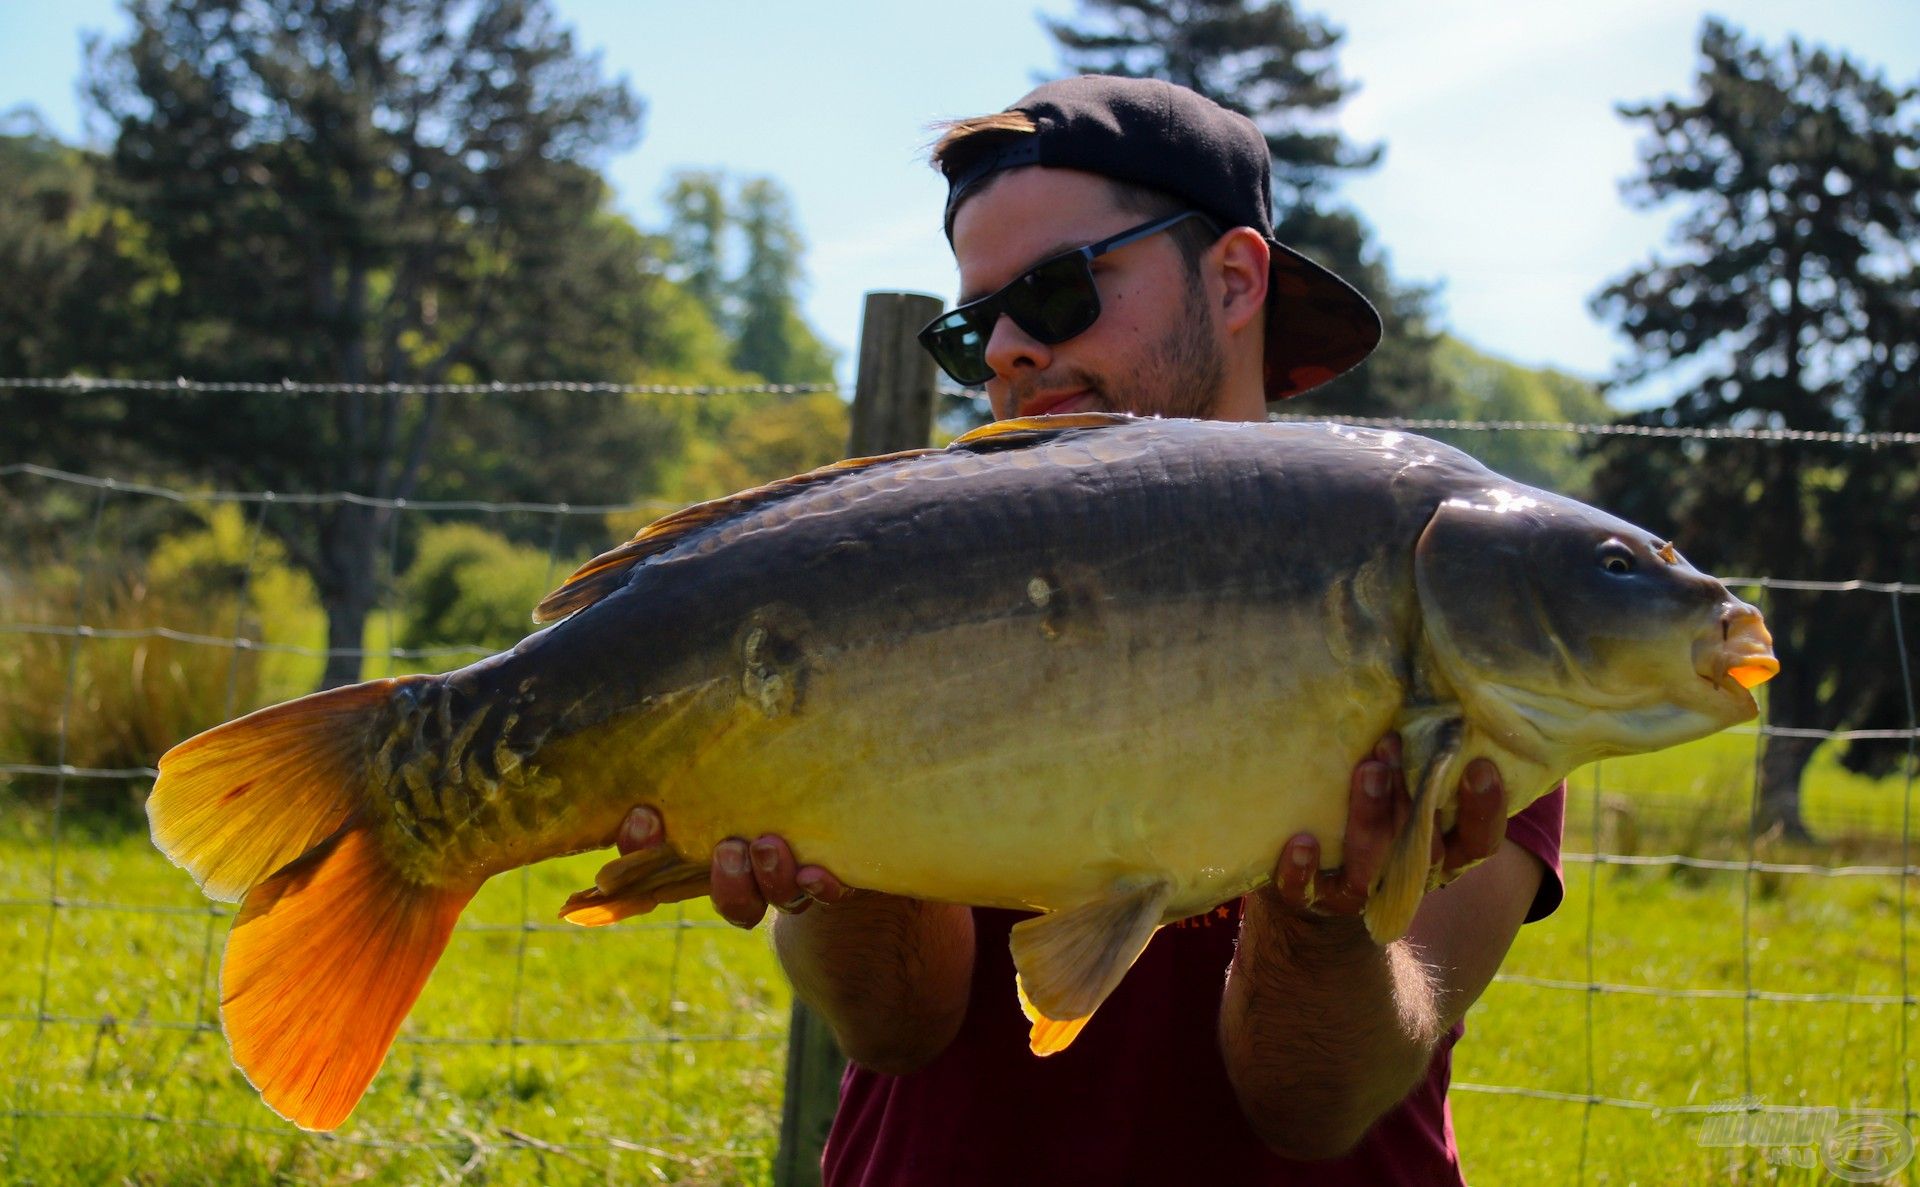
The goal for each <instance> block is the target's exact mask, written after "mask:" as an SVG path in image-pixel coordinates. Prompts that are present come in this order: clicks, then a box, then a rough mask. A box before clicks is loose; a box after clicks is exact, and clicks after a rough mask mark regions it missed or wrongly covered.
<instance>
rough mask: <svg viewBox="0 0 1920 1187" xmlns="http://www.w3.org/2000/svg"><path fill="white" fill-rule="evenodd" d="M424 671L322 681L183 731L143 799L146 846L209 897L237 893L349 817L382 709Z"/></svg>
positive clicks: (363, 785)
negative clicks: (332, 683)
mask: <svg viewBox="0 0 1920 1187" xmlns="http://www.w3.org/2000/svg"><path fill="white" fill-rule="evenodd" d="M425 679H432V677H425V676H407V677H402V678H401V679H398V680H376V681H373V682H372V683H370V684H356V685H353V686H351V687H349V688H333V689H328V690H327V691H325V692H316V693H314V694H313V695H312V696H305V697H301V698H300V699H299V700H297V701H288V702H287V703H286V704H284V705H274V706H273V707H272V708H268V709H262V710H260V711H259V712H257V713H249V714H247V715H246V716H245V717H242V718H240V719H239V720H238V721H229V722H227V723H226V724H225V725H222V726H216V727H215V728H213V729H210V730H208V731H207V732H205V733H203V734H198V735H196V736H194V737H191V738H188V739H187V740H186V741H184V742H182V743H180V744H179V745H178V746H175V747H174V748H173V749H172V750H169V751H167V752H166V754H165V755H163V756H161V759H160V778H159V779H158V780H157V781H155V783H154V785H153V794H152V795H151V796H149V797H147V820H148V823H149V824H150V825H151V827H152V830H153V843H154V845H155V846H156V847H157V848H158V849H159V850H160V851H161V852H162V853H164V854H166V855H167V856H168V857H169V858H171V859H172V860H173V861H174V862H176V863H178V864H179V865H181V866H184V867H185V868H186V870H187V872H188V873H190V874H192V875H193V877H194V880H195V881H197V882H199V883H200V889H202V890H204V891H205V892H206V893H207V895H208V897H210V898H216V899H219V900H220V901H222V902H228V903H233V902H238V901H240V896H241V895H243V894H245V893H246V892H247V890H248V888H250V887H252V886H255V885H257V884H259V883H260V882H261V881H262V880H264V879H265V878H266V877H267V876H268V875H269V874H271V873H273V872H274V871H275V870H277V869H279V868H280V867H281V866H284V865H286V864H287V863H288V862H290V861H292V860H293V859H294V858H296V857H299V856H300V855H301V854H302V853H305V852H306V851H307V850H309V849H311V848H313V847H314V846H315V845H317V844H319V843H320V841H321V840H322V839H323V838H325V837H327V836H329V835H330V834H332V833H333V832H334V831H335V830H337V829H338V828H339V827H340V826H341V825H342V824H345V823H346V821H347V818H348V817H349V816H351V815H353V812H354V810H355V809H356V808H357V807H359V805H360V803H361V801H362V799H364V798H365V796H366V794H367V756H368V755H369V754H371V753H372V752H373V748H374V744H375V743H376V742H378V741H381V740H382V739H379V738H377V737H376V736H375V735H376V734H377V733H378V728H377V727H378V726H379V724H380V721H381V711H382V710H383V709H384V708H385V706H386V705H387V704H388V703H389V702H390V701H391V700H392V697H393V693H394V690H395V689H396V688H397V687H398V686H400V685H401V684H404V683H409V682H412V681H416V680H425Z"/></svg>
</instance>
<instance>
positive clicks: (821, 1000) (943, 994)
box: [614, 807, 973, 1074]
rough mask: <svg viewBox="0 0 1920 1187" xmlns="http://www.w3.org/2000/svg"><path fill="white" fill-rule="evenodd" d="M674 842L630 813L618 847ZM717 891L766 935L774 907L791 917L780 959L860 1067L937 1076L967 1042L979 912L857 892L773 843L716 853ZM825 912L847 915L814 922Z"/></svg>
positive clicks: (784, 926)
mask: <svg viewBox="0 0 1920 1187" xmlns="http://www.w3.org/2000/svg"><path fill="white" fill-rule="evenodd" d="M664 841H665V837H664V835H663V830H662V828H661V823H660V814H659V813H658V812H655V811H654V810H653V809H651V808H646V807H641V808H635V809H634V810H633V811H631V812H629V813H627V818H626V819H625V820H624V821H622V822H621V825H620V832H619V834H618V835H617V836H616V837H615V838H614V844H615V845H617V846H618V847H619V849H620V852H621V853H622V854H626V853H632V852H634V851H635V850H639V849H649V848H652V847H654V846H656V845H660V844H662V843H663V842H664ZM708 883H709V885H708V893H709V895H710V896H711V897H712V899H713V907H714V910H716V911H718V912H719V913H720V915H721V917H722V918H724V919H725V920H726V921H727V922H728V923H731V924H734V925H735V926H738V927H755V926H758V925H759V923H760V922H761V920H763V919H765V918H766V916H767V908H768V907H769V906H771V907H773V908H774V910H776V911H778V912H780V913H781V914H782V915H783V916H785V918H782V919H781V920H780V922H779V923H778V924H777V925H776V926H774V927H773V928H772V932H773V950H774V954H775V956H777V957H778V958H779V961H780V967H781V968H782V969H784V970H785V971H786V974H787V979H788V980H789V981H791V982H792V983H793V991H794V993H795V994H796V995H797V996H798V997H799V998H800V999H801V1000H802V1001H804V1002H806V1003H807V1004H808V1005H809V1006H811V1007H813V1008H814V1009H815V1010H816V1011H818V1012H819V1014H820V1016H821V1017H822V1018H824V1019H826V1022H827V1025H828V1026H829V1027H831V1028H832V1030H833V1034H834V1037H835V1038H836V1039H837V1040H839V1043H840V1049H841V1050H842V1051H845V1052H846V1053H847V1057H848V1058H850V1059H852V1060H854V1061H856V1062H858V1063H863V1064H865V1065H867V1066H868V1067H871V1068H874V1069H875V1070H878V1071H884V1072H890V1073H894V1074H904V1073H906V1072H910V1071H913V1070H915V1069H917V1068H920V1067H924V1066H926V1064H927V1063H928V1062H929V1061H930V1060H932V1059H933V1058H934V1057H935V1056H937V1055H938V1054H940V1052H941V1051H943V1050H945V1049H946V1046H947V1044H948V1043H950V1042H952V1041H953V1036H954V1035H956V1034H958V1033H959V1031H960V1023H961V1020H962V1019H964V1018H965V1017H966V1012H967V986H968V984H969V983H970V980H971V978H972V975H973V915H972V913H971V912H969V911H968V910H967V908H965V907H956V906H954V905H952V904H950V903H923V902H918V901H916V900H914V899H908V898H900V897H899V896H897V895H891V894H881V893H879V892H877V891H867V890H855V889H853V888H852V887H850V886H847V885H846V884H845V883H843V882H841V881H840V879H838V878H836V877H834V876H833V875H832V874H831V873H829V872H828V871H827V870H824V869H822V868H821V867H819V866H803V865H801V864H799V863H798V862H797V861H795V860H794V857H793V850H792V849H791V848H789V847H788V845H787V842H786V841H785V839H783V838H781V837H778V836H775V835H773V834H771V833H769V834H767V835H765V836H761V837H758V838H756V839H754V840H753V841H751V842H749V841H747V840H746V839H745V838H743V837H728V838H727V839H726V840H724V841H722V842H720V843H719V844H718V845H715V846H714V847H713V862H712V866H711V868H710V871H709V874H708ZM815 903H824V904H828V905H831V906H833V907H834V908H835V909H834V910H830V911H815V912H813V913H812V914H810V915H809V914H807V911H808V908H810V907H812V906H813V905H814V904H815ZM802 915H805V916H806V917H805V918H800V916H802Z"/></svg>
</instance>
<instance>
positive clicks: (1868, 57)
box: [0, 0, 1920, 380]
mask: <svg viewBox="0 0 1920 1187" xmlns="http://www.w3.org/2000/svg"><path fill="white" fill-rule="evenodd" d="M555 5H556V8H557V10H558V12H559V14H560V16H561V18H562V20H563V21H564V22H565V23H567V24H568V25H570V26H571V27H572V29H573V31H574V34H575V37H576V44H577V45H579V46H580V47H581V48H583V49H586V50H589V51H592V52H595V53H597V54H598V55H599V56H600V59H601V62H602V66H603V69H604V70H605V71H606V73H607V74H608V75H610V76H624V77H625V78H626V80H627V82H628V83H629V84H630V85H631V86H632V87H633V89H634V90H635V91H636V92H637V93H638V94H639V95H640V96H641V97H642V98H643V100H644V101H645V104H646V116H645V121H644V125H643V128H642V133H641V137H640V140H639V143H638V144H637V146H635V147H634V148H632V149H629V150H627V151H625V152H622V153H620V154H618V155H616V156H613V157H611V158H609V159H607V160H604V161H602V162H600V164H601V165H602V167H603V168H604V169H605V170H606V171H607V173H608V175H609V176H610V177H611V178H612V180H613V182H614V185H615V187H616V190H617V193H618V203H619V205H620V207H621V209H623V210H624V211H625V212H626V213H628V214H629V215H631V216H632V217H633V218H634V219H635V220H636V221H637V222H638V223H639V224H640V225H641V226H643V227H647V228H649V229H658V228H660V227H662V226H663V225H664V222H665V216H664V213H663V211H662V208H661V206H660V203H659V196H660V194H661V192H662V191H663V190H664V189H665V187H666V184H667V179H668V178H669V177H670V176H671V175H672V173H673V172H674V171H675V170H678V169H687V168H699V169H720V170H724V171H726V172H727V173H729V174H731V175H734V176H738V177H749V176H760V175H767V176H772V177H774V178H776V179H777V180H778V181H779V182H780V183H781V184H782V185H783V186H785V188H786V189H787V191H788V192H789V194H790V195H791V196H792V198H793V203H794V209H795V211H796V214H797V218H798V222H799V227H800V230H801V233H802V236H803V237H804V239H805V241H806V243H807V245H808V250H807V254H806V258H805V265H806V273H807V283H806V289H805V292H804V294H803V296H804V306H803V307H804V311H805V314H806V316H807V319H808V320H809V322H810V323H811V324H812V325H813V326H814V327H815V328H816V330H817V331H818V332H819V333H820V334H821V336H822V337H823V338H824V339H826V341H827V342H828V343H829V344H830V345H832V346H833V347H835V348H836V349H837V350H838V351H839V352H840V357H841V368H840V369H841V377H842V379H843V380H850V379H851V367H852V359H853V358H854V356H855V355H856V354H857V346H858V339H859V321H860V309H861V304H862V295H863V294H864V293H866V292H869V291H874V290H910V291H917V292H927V293H933V294H935V295H937V296H939V297H942V298H943V299H947V300H951V299H952V297H953V294H954V288H955V285H954V273H953V262H952V257H951V256H950V255H949V254H948V251H947V246H946V242H945V240H944V239H943V238H942V236H941V233H940V210H941V204H942V201H943V199H944V190H943V187H942V185H941V183H940V181H939V179H938V178H937V177H936V176H935V175H934V173H933V172H932V171H931V170H930V169H929V168H928V167H927V166H926V163H925V147H926V145H927V143H928V142H929V140H930V139H931V136H932V134H931V132H930V130H929V126H930V125H931V124H932V123H933V121H935V120H938V119H942V118H949V117H954V116H962V115H974V114H979V113H982V112H988V111H996V110H999V109H1001V108H1004V107H1006V106H1007V105H1008V104H1010V103H1012V102H1013V101H1014V100H1015V99H1017V98H1019V97H1020V96H1021V95H1022V94H1024V93H1025V92H1026V91H1027V90H1028V89H1030V88H1031V87H1032V86H1033V84H1034V83H1035V82H1036V81H1037V80H1039V79H1040V78H1042V77H1045V76H1047V75H1050V74H1058V73H1060V66H1059V62H1058V58H1057V56H1056V54H1055V52H1054V49H1053V45H1052V42H1051V40H1050V39H1049V38H1048V37H1047V35H1046V33H1045V32H1044V30H1043V29H1042V28H1041V27H1040V24H1039V22H1038V20H1037V14H1040V13H1046V14H1050V15H1053V16H1070V15H1072V14H1073V13H1074V11H1075V5H1074V3H1073V2H1072V0H1045V2H1044V3H1041V4H1038V5H1036V4H1034V3H1033V2H1032V0H969V2H968V3H965V4H956V3H946V4H940V5H933V4H927V3H924V2H922V0H814V2H812V3H793V2H788V3H780V2H776V0H759V2H753V0H699V2H695V3H690V2H688V0H673V2H671V3H669V2H667V0H555ZM1299 8H1300V9H1301V10H1302V11H1303V12H1307V13H1313V14H1317V15H1319V16H1321V17H1324V18H1325V19H1327V20H1329V21H1330V22H1331V23H1332V24H1333V25H1335V26H1336V27H1338V28H1341V29H1343V30H1345V38H1344V41H1343V42H1342V44H1341V48H1340V49H1339V51H1338V62H1339V65H1340V69H1341V72H1342V74H1343V75H1344V76H1345V77H1346V78H1347V79H1348V80H1349V81H1352V82H1354V83H1357V84H1358V88H1359V89H1358V90H1357V92H1356V93H1355V94H1354V96H1353V97H1352V98H1350V99H1349V100H1348V101H1347V103H1346V104H1345V105H1344V106H1343V107H1342V108H1341V109H1340V111H1339V113H1338V115H1337V117H1336V123H1337V125H1338V126H1339V127H1340V129H1341V130H1342V131H1344V132H1345V133H1346V134H1347V135H1348V136H1349V137H1350V138H1351V139H1353V140H1355V141H1358V142H1361V143H1372V142H1383V143H1384V144H1385V147H1386V153H1385V157H1384V159H1383V161H1382V163H1381V164H1380V165H1379V166H1378V167H1377V168H1375V169H1374V170H1372V171H1371V172H1369V173H1367V174H1364V175H1360V176H1357V177H1353V178H1350V179H1348V180H1347V181H1345V182H1343V183H1342V184H1341V186H1340V187H1339V189H1338V191H1337V193H1338V195H1339V197H1340V198H1341V199H1342V200H1343V201H1345V202H1347V203H1349V204H1351V205H1352V206H1354V207H1355V208H1356V209H1357V210H1358V211H1359V212H1360V214H1361V215H1362V217H1363V218H1364V219H1366V221H1367V222H1368V223H1369V224H1370V225H1371V226H1372V227H1373V229H1374V232H1375V236H1376V241H1377V242H1378V243H1379V244H1380V245H1381V246H1382V247H1383V248H1384V250H1385V251H1386V252H1387V253H1388V257H1389V260H1390V262H1391V266H1392V268H1393V271H1394V273H1395V275H1396V276H1398V277H1400V278H1402V279H1403V280H1411V281H1419V282H1426V283H1438V284H1439V285H1440V286H1441V315H1440V320H1441V323H1442V324H1443V326H1444V327H1445V328H1446V329H1448V330H1449V331H1451V332H1453V333H1455V334H1458V335H1459V336H1461V337H1463V338H1465V339H1466V340H1467V341H1469V342H1471V343H1473V344H1474V345H1476V346H1478V347H1480V348H1482V349H1484V350H1489V351H1491V352H1493V353H1495V354H1498V355H1501V356H1502V357H1505V358H1510V359H1513V360H1515V361H1517V362H1522V363H1526V364H1528V365H1536V366H1538V365H1550V366H1555V367H1558V368H1561V369H1563V370H1568V371H1572V372H1574V373H1577V374H1581V375H1586V376H1588V377H1592V378H1599V377H1603V376H1604V375H1606V374H1607V372H1608V371H1609V370H1610V369H1611V367H1612V365H1613V363H1614V361H1615V360H1616V359H1617V358H1618V357H1619V355H1620V354H1621V352H1622V351H1623V349H1624V341H1623V340H1622V339H1620V338H1619V337H1618V336H1616V335H1614V334H1613V333H1611V332H1610V331H1609V330H1608V329H1607V327H1605V326H1604V325H1602V324H1600V323H1599V322H1597V321H1595V320H1594V318H1593V317H1592V315H1591V314H1590V313H1589V312H1588V310H1587V300H1588V298H1589V297H1590V296H1591V295H1592V294H1593V293H1594V292H1595V291H1596V290H1598V289H1599V288H1600V287H1601V286H1602V285H1603V284H1605V283H1606V282H1607V280H1608V279H1610V278H1611V277H1613V276H1615V275H1617V274H1619V273H1621V272H1623V271H1625V270H1626V269H1628V268H1630V267H1632V266H1633V265H1634V264H1636V263H1638V262H1641V261H1643V260H1644V259H1646V258H1647V257H1648V256H1649V255H1650V254H1651V253H1653V252H1655V251H1657V250H1658V249H1659V246H1660V244H1661V243H1662V242H1663V240H1664V239H1665V237H1666V235H1667V234H1668V230H1669V228H1670V227H1671V226H1672V224H1673V221H1674V217H1675V214H1676V211H1675V210H1673V209H1668V210H1665V211H1655V212H1637V211H1633V210H1631V209H1629V208H1628V207H1627V206H1626V204H1625V203H1624V202H1623V201H1622V200H1621V197H1620V192H1619V182H1620V181H1621V179H1623V178H1625V177H1627V176H1629V175H1630V174H1631V173H1632V172H1633V170H1634V166H1635V152H1634V146H1635V142H1636V138H1637V130H1636V129H1635V127H1633V126H1632V125H1629V124H1628V123H1626V122H1625V121H1623V120H1621V119H1620V118H1619V117H1618V116H1617V115H1616V114H1615V113H1614V106H1615V105H1616V104H1617V103H1620V102H1632V101H1640V100H1648V99H1657V98H1663V97H1666V96H1669V95H1689V94H1691V93H1692V92H1693V78H1694V74H1695V71H1696V69H1697V65H1698V62H1697V58H1698V54H1697V43H1698V35H1699V29H1700V25H1701V22H1702V20H1703V19H1704V17H1705V15H1706V14H1707V13H1708V12H1709V11H1711V12H1712V13H1714V14H1716V15H1718V16H1720V17H1722V18H1724V19H1727V20H1729V21H1731V22H1732V23H1733V24H1734V25H1736V26H1737V27H1739V28H1741V29H1744V30H1745V31H1746V32H1747V33H1748V34H1750V35H1757V36H1759V37H1761V38H1762V39H1763V40H1764V41H1766V42H1767V43H1768V44H1770V45H1775V44H1779V43H1782V42H1783V41H1784V40H1785V38H1786V37H1788V36H1789V35H1795V36H1799V37H1800V38H1802V39H1803V40H1805V41H1809V42H1815V43H1819V44H1823V45H1826V46H1828V47H1829V48H1834V49H1841V50H1846V51H1848V52H1850V53H1852V54H1854V55H1855V56H1856V57H1857V58H1859V59H1860V60H1862V61H1864V62H1866V63H1868V64H1870V65H1873V66H1875V67H1877V68H1879V69H1881V70H1882V71H1883V72H1884V73H1885V75H1886V77H1888V79H1889V80H1891V81H1893V82H1895V83H1906V84H1913V83H1920V0H1823V2H1822V3H1817V4H1814V3H1808V2H1807V0H1726V2H1725V3H1723V4H1720V5H1718V6H1714V7H1712V8H1711V9H1709V8H1708V7H1707V6H1704V5H1701V4H1698V3H1695V2H1693V0H1595V2H1591V3H1585V4H1564V3H1542V2H1541V0H1324V2H1320V3H1315V2H1314V0H1301V2H1300V4H1299ZM123 27H124V22H123V20H122V18H121V17H120V15H119V13H118V11H117V6H116V5H115V4H114V3H113V0H61V2H60V3H57V4H56V3H51V2H47V0H0V112H5V111H7V110H10V109H12V108H14V107H16V106H18V105H21V104H31V105H33V106H34V107H36V108H38V109H39V110H40V112H41V113H42V114H43V115H44V116H45V117H46V118H47V120H48V121H49V122H50V123H51V124H52V125H53V127H54V129H55V130H56V131H57V132H59V133H60V134H62V135H63V136H66V137H68V138H70V139H78V138H83V137H85V136H86V135H87V134H88V129H87V127H86V122H85V120H84V118H83V115H82V111H81V106H80V100H79V97H78V95H77V92H76V86H75V84H76V80H77V79H78V76H79V73H80V59H81V49H80V45H81V37H82V33H83V31H85V30H94V31H102V32H105V33H107V34H108V35H110V36H111V35H115V34H117V33H118V32H119V31H120V30H122V28H123ZM583 378H597V377H585V376H583Z"/></svg>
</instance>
